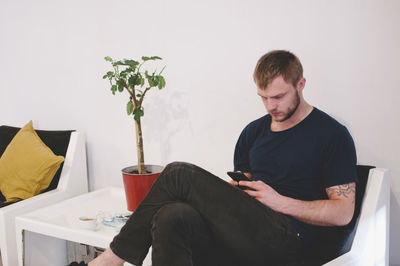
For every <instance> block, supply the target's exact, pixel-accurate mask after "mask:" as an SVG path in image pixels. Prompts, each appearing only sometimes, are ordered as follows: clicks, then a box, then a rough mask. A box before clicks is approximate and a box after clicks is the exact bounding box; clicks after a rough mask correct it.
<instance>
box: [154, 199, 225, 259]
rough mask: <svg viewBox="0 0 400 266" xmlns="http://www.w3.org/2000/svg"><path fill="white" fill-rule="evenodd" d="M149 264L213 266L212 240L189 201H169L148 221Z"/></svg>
mask: <svg viewBox="0 0 400 266" xmlns="http://www.w3.org/2000/svg"><path fill="white" fill-rule="evenodd" d="M151 232H152V239H153V241H152V261H153V266H158V265H161V266H162V265H174V266H212V265H217V263H216V259H217V257H218V255H219V254H218V252H217V251H216V249H215V248H214V244H215V241H214V240H213V239H212V234H211V232H210V230H209V228H208V227H207V225H206V223H205V222H204V220H203V218H202V217H201V216H200V214H199V213H198V212H197V211H196V210H195V209H193V208H192V207H191V206H190V205H189V204H187V203H183V202H177V203H170V204H167V205H165V206H164V207H162V208H161V209H160V210H159V211H158V212H157V213H156V214H155V215H154V217H153V221H152V229H151Z"/></svg>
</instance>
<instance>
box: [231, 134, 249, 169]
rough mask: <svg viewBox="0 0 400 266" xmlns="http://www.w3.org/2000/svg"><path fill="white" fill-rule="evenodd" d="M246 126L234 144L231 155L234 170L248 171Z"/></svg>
mask: <svg viewBox="0 0 400 266" xmlns="http://www.w3.org/2000/svg"><path fill="white" fill-rule="evenodd" d="M247 129H248V127H246V128H245V129H243V131H242V133H241V134H240V136H239V139H238V141H237V142H236V146H235V153H234V156H233V165H234V171H242V172H250V163H249V152H250V145H249V139H248V132H247V131H248V130H247Z"/></svg>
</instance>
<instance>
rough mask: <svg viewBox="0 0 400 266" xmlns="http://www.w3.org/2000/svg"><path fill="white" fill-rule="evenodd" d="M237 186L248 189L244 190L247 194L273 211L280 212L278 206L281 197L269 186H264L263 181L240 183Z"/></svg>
mask: <svg viewBox="0 0 400 266" xmlns="http://www.w3.org/2000/svg"><path fill="white" fill-rule="evenodd" d="M239 185H241V186H245V187H248V188H249V189H248V190H245V192H246V193H247V194H249V195H250V196H252V197H253V198H255V199H256V200H258V201H259V202H261V203H262V204H264V205H265V206H268V207H270V208H271V209H273V210H274V211H276V212H280V210H279V209H280V207H279V204H280V201H281V200H282V196H281V195H280V194H279V193H278V192H276V191H275V190H274V189H273V188H272V187H271V186H269V185H267V184H265V183H264V182H263V181H253V182H252V181H240V182H239Z"/></svg>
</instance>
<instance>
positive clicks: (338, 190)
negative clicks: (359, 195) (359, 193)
mask: <svg viewBox="0 0 400 266" xmlns="http://www.w3.org/2000/svg"><path fill="white" fill-rule="evenodd" d="M326 192H327V194H328V195H332V194H334V193H335V194H336V195H337V196H345V197H346V198H348V197H349V196H350V195H351V194H354V193H355V192H356V184H355V183H349V184H344V185H339V186H335V187H330V188H327V189H326Z"/></svg>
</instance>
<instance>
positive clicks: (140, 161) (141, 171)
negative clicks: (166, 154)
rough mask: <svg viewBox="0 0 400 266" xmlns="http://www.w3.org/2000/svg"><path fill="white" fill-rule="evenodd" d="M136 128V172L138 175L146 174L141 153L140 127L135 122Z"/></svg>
mask: <svg viewBox="0 0 400 266" xmlns="http://www.w3.org/2000/svg"><path fill="white" fill-rule="evenodd" d="M135 128H136V147H137V149H136V150H137V158H138V172H139V174H145V173H146V166H145V165H144V153H143V136H142V125H141V123H140V119H139V121H136V120H135Z"/></svg>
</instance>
